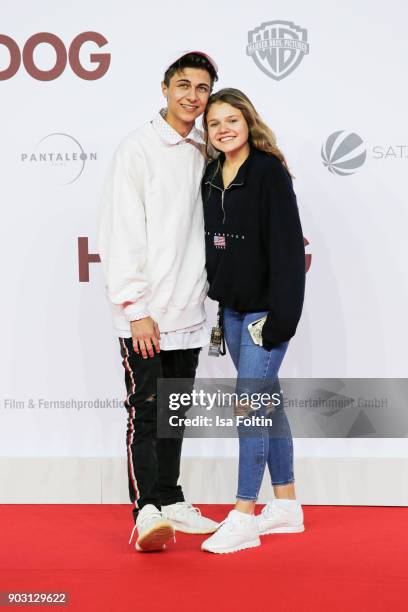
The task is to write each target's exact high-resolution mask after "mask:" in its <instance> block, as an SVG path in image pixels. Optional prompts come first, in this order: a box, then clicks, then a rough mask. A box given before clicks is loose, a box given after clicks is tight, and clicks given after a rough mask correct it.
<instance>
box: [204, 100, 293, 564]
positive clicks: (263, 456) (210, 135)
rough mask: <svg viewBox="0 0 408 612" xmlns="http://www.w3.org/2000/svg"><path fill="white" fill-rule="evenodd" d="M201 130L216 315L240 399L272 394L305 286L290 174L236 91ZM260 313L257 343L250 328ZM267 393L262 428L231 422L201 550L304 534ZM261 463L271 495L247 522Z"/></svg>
mask: <svg viewBox="0 0 408 612" xmlns="http://www.w3.org/2000/svg"><path fill="white" fill-rule="evenodd" d="M203 124H204V130H205V135H206V140H207V146H208V150H209V149H210V147H211V146H212V147H213V148H214V149H216V151H217V152H218V153H219V156H218V157H217V158H216V159H215V160H213V161H212V162H211V163H210V164H209V165H208V166H207V169H206V172H205V175H204V178H203V181H202V192H203V203H204V219H205V234H206V257H207V273H208V280H209V283H210V289H209V296H210V298H212V299H214V300H216V301H218V302H219V305H220V307H221V308H222V311H223V317H222V318H223V328H224V333H225V339H226V343H227V347H228V349H229V352H230V354H231V357H232V360H233V362H234V364H235V367H236V368H237V374H238V377H237V393H238V395H240V394H241V393H243V392H248V391H250V392H255V391H260V390H261V391H263V392H265V391H266V390H267V389H269V390H270V391H276V384H277V375H278V371H279V368H280V365H281V363H282V360H283V358H284V356H285V353H286V350H287V348H288V342H289V340H290V338H291V337H292V336H293V335H294V334H295V331H296V327H297V324H298V322H299V319H300V315H301V312H302V306H303V296H304V287H305V253H304V242H303V235H302V228H301V224H300V220H299V213H298V207H297V203H296V196H295V194H294V191H293V188H292V179H291V175H290V173H289V171H288V168H287V164H286V161H285V158H284V156H283V154H282V153H281V151H280V150H279V149H278V147H277V145H276V139H275V137H274V135H273V133H272V132H271V130H270V129H269V128H268V127H267V126H266V125H265V123H264V122H263V121H262V119H261V118H260V116H259V115H258V113H257V112H256V110H255V108H254V106H253V105H252V103H251V102H250V100H249V99H248V98H247V96H246V95H245V94H243V93H242V92H241V91H239V90H237V89H222V90H220V91H219V92H217V93H215V94H213V95H212V96H210V98H209V101H208V105H207V107H206V110H205V113H204V116H203ZM264 317H266V319H265V322H264V324H263V327H262V328H261V329H262V345H258V344H255V342H254V340H253V339H252V337H251V334H250V332H249V329H248V325H249V324H251V323H253V322H255V321H258V320H259V319H263V318H264ZM261 324H262V321H261ZM278 388H279V387H278ZM272 396H273V397H274V398H276V397H278V401H277V402H276V400H275V401H273V400H272V401H271V403H270V405H269V406H266V407H263V408H262V409H261V410H259V411H258V413H257V416H259V417H261V416H263V417H265V418H264V419H263V420H262V419H261V421H262V424H261V425H258V426H256V425H253V426H251V427H249V429H248V428H247V427H245V426H244V425H243V424H242V421H243V420H244V419H241V420H240V419H239V418H238V417H237V423H238V433H239V449H240V451H239V476H238V492H237V502H236V505H235V508H234V510H232V511H231V512H230V513H229V514H228V516H227V518H226V519H225V521H224V522H223V523H222V524H221V526H220V528H219V529H218V531H216V533H214V534H213V535H212V536H211V537H210V538H208V539H207V540H205V542H203V544H202V549H203V550H206V551H209V552H213V553H228V552H235V551H238V550H242V549H244V548H250V547H254V546H259V545H260V543H261V542H260V539H259V535H264V534H269V533H288V532H291V533H293V532H300V531H303V530H304V526H303V512H302V508H301V506H300V504H299V503H298V501H297V500H296V495H295V487H294V475H293V443H292V435H291V432H290V427H289V423H288V420H287V417H286V414H285V411H284V408H283V403H282V396H281V395H279V394H277V395H276V394H275V395H274V394H273V393H271V394H270V397H271V398H272ZM273 404H275V406H274V405H273ZM276 404H277V405H276ZM236 414H237V415H241V416H242V415H247V416H249V412H248V407H245V406H244V405H243V403H242V404H241V405H240V404H238V405H237V411H236ZM268 416H269V417H270V418H269V419H268V418H267V417H268ZM251 422H252V421H251ZM271 422H272V424H271ZM266 465H268V469H269V472H270V475H271V481H272V485H273V489H274V499H273V500H272V501H271V502H269V503H268V504H267V505H266V506H265V508H264V509H263V511H262V513H261V514H260V515H259V516H254V510H255V503H256V500H257V497H258V493H259V489H260V486H261V483H262V478H263V474H264V470H265V466H266Z"/></svg>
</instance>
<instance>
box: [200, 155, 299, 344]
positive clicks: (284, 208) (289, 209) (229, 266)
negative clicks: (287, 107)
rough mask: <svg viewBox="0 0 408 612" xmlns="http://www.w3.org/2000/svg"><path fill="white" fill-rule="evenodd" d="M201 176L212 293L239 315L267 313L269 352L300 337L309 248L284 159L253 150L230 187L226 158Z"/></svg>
mask: <svg viewBox="0 0 408 612" xmlns="http://www.w3.org/2000/svg"><path fill="white" fill-rule="evenodd" d="M224 159H225V157H224V155H223V154H221V155H220V157H219V158H218V160H215V161H213V162H211V163H210V164H209V165H208V166H207V168H206V171H205V174H204V178H203V181H202V195H203V204H204V221H205V238H206V265H207V274H208V280H209V283H210V288H209V297H210V298H212V299H213V300H216V301H218V302H219V303H220V305H221V306H226V307H229V308H232V309H234V310H237V311H238V312H256V311H261V310H267V311H268V317H267V320H266V323H265V325H264V328H263V334H262V335H263V344H264V346H265V348H266V349H270V348H272V346H274V345H276V344H279V343H280V342H284V341H286V340H289V339H290V338H291V337H292V336H294V334H295V332H296V327H297V324H298V322H299V319H300V315H301V313H302V307H303V298H304V290H305V251H304V242H303V234H302V227H301V224H300V219H299V211H298V207H297V202H296V196H295V193H294V191H293V187H292V180H291V177H290V175H289V173H288V172H287V170H286V168H285V167H284V166H283V165H282V163H281V162H280V161H279V159H278V158H277V157H275V156H274V155H268V154H267V153H264V152H263V151H259V150H257V149H255V148H254V147H251V150H250V154H249V156H248V157H247V159H246V160H245V161H244V163H243V164H242V165H241V166H240V168H239V170H238V173H237V175H236V177H235V178H234V179H233V181H232V182H231V183H230V185H229V186H228V187H227V188H226V189H225V188H224V184H223V180H222V173H221V170H222V163H223V161H224Z"/></svg>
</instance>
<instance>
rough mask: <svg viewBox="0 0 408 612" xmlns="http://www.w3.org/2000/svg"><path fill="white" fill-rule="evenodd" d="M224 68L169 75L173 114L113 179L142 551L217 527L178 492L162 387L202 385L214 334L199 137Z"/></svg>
mask: <svg viewBox="0 0 408 612" xmlns="http://www.w3.org/2000/svg"><path fill="white" fill-rule="evenodd" d="M215 80H217V65H216V64H215V62H214V60H212V59H211V58H210V57H209V56H208V55H207V54H205V53H202V52H201V51H192V52H187V53H183V54H182V55H179V56H177V57H176V58H175V60H174V61H173V62H172V63H171V64H170V65H168V66H167V67H166V70H165V75H164V80H163V82H162V91H163V94H164V96H165V98H166V99H167V108H166V109H162V110H161V111H160V113H158V114H157V115H156V117H155V118H154V119H153V120H152V121H150V122H149V123H147V124H145V125H144V126H142V127H141V128H139V129H138V130H136V131H135V132H133V133H132V134H130V136H128V137H127V138H126V139H125V140H124V141H123V143H122V144H121V145H120V147H119V149H118V150H117V152H116V155H115V157H114V160H113V163H112V165H111V168H110V171H109V173H108V177H107V181H106V189H105V199H104V206H103V210H102V214H101V217H100V224H99V253H100V257H101V262H102V266H103V270H104V275H105V282H106V289H107V295H108V298H109V300H110V302H111V304H112V308H113V316H114V325H115V328H116V331H117V333H118V336H119V342H120V348H121V355H122V358H123V365H124V368H125V382H126V388H127V398H126V401H125V406H126V409H127V412H128V426H127V460H128V478H129V494H130V499H131V501H132V503H133V516H134V519H135V527H134V529H133V532H132V536H131V539H132V537H133V533H134V530H135V529H136V528H137V531H138V538H137V542H136V549H137V550H139V551H146V550H162V549H163V548H164V546H165V543H166V542H167V541H168V540H169V539H172V538H173V537H174V529H178V530H179V531H184V532H187V533H212V532H213V531H215V530H216V528H217V526H218V525H217V523H215V522H214V521H212V520H210V519H207V518H205V517H203V516H201V514H200V511H199V510H198V509H197V508H194V507H193V506H191V504H188V503H186V502H185V500H184V496H183V491H182V489H181V486H179V485H178V484H177V481H178V478H179V471H180V456H181V445H182V439H181V438H180V437H179V438H171V439H165V438H160V437H158V436H157V379H158V378H189V379H194V377H195V372H196V368H197V364H198V355H199V352H200V349H201V347H202V346H204V345H205V344H207V343H208V332H207V330H206V328H205V326H204V322H205V311H204V299H205V296H206V292H207V277H206V272H205V243H204V224H203V211H202V200H201V189H200V182H201V178H202V176H203V172H204V166H205V158H204V141H203V139H202V136H201V133H200V132H199V131H198V130H197V129H196V127H195V119H196V118H197V117H199V116H200V115H201V114H202V113H203V111H204V109H205V106H206V104H207V100H208V97H209V95H210V93H211V89H212V86H213V83H214V81H215Z"/></svg>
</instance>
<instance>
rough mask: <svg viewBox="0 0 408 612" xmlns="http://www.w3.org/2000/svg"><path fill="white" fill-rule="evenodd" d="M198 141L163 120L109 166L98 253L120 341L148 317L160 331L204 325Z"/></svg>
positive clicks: (142, 131) (126, 145) (135, 136)
mask: <svg viewBox="0 0 408 612" xmlns="http://www.w3.org/2000/svg"><path fill="white" fill-rule="evenodd" d="M202 143H203V140H202V138H201V135H200V133H199V131H198V130H197V129H196V128H193V129H192V130H191V132H190V133H189V134H188V136H187V137H186V138H182V137H181V136H180V135H179V134H177V132H175V131H174V130H173V129H172V128H171V126H170V125H169V124H168V123H166V121H165V120H164V118H163V117H162V115H161V114H159V115H158V116H157V117H156V118H155V119H154V121H152V122H149V123H147V124H145V125H144V126H142V127H141V128H139V129H138V130H136V131H135V132H133V133H132V134H130V135H129V136H128V137H127V138H126V139H125V140H124V141H123V142H122V144H121V145H120V146H119V148H118V150H117V151H116V154H115V156H114V159H113V162H112V164H111V166H110V169H109V172H108V176H107V180H106V185H105V191H104V201H103V206H102V210H101V214H100V218H99V232H98V234H99V235H98V247H99V254H100V257H101V262H102V267H103V272H104V275H105V283H106V291H107V296H108V298H109V300H110V302H111V304H112V309H113V319H114V326H115V329H116V331H117V333H118V335H119V336H123V335H130V321H133V320H135V319H138V318H140V316H141V315H142V316H143V315H144V316H146V315H148V314H150V315H151V316H152V317H153V319H155V320H156V321H157V322H158V325H159V329H160V331H161V332H171V331H173V330H180V329H185V328H188V327H192V326H195V325H197V324H200V323H202V322H203V321H204V320H205V310H204V299H205V296H206V293H207V277H206V271H205V242H204V221H203V207H202V200H201V178H202V175H203V172H204V166H205V161H204V156H203V151H202V147H203V144H202Z"/></svg>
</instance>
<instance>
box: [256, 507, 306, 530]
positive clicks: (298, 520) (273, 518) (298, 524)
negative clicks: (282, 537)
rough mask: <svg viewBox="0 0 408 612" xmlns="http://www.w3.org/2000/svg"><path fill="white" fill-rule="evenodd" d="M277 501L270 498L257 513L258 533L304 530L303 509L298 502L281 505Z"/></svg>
mask: <svg viewBox="0 0 408 612" xmlns="http://www.w3.org/2000/svg"><path fill="white" fill-rule="evenodd" d="M278 504H279V502H277V503H276V502H275V500H272V501H271V502H268V503H267V504H266V506H265V507H264V508H263V510H262V512H261V514H258V516H257V517H256V520H257V522H258V530H259V535H267V534H270V533H300V532H302V531H304V530H305V527H304V524H303V510H302V506H301V505H300V504H298V503H294V504H292V505H288V507H282V506H279V505H278Z"/></svg>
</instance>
